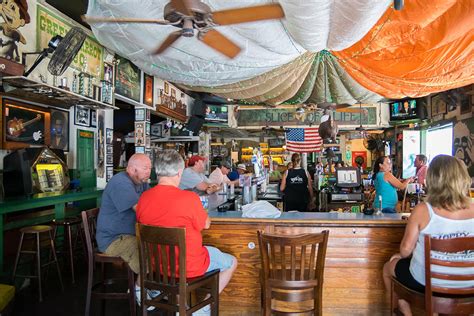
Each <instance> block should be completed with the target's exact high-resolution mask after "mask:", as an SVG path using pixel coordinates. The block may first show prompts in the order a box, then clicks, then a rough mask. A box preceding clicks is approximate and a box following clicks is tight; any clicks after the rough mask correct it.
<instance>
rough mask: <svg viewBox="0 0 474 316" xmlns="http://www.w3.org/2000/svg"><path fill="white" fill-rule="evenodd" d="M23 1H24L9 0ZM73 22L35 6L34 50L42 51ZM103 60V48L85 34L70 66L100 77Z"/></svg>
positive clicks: (18, 1)
mask: <svg viewBox="0 0 474 316" xmlns="http://www.w3.org/2000/svg"><path fill="white" fill-rule="evenodd" d="M10 2H17V3H20V2H21V3H23V2H25V3H26V1H20V0H15V1H10ZM73 23H75V22H70V21H68V20H66V19H64V18H63V17H60V16H59V15H56V14H55V13H54V12H52V11H50V10H48V9H47V8H46V7H43V6H41V5H38V6H37V7H36V30H37V31H36V32H37V33H36V38H37V41H36V50H37V51H42V50H43V49H44V48H45V47H48V42H49V41H50V40H51V38H52V37H53V36H54V35H60V36H62V37H64V36H65V35H66V33H67V32H68V31H69V30H70V29H71V27H72V25H73ZM103 60H104V48H103V46H102V45H100V44H99V42H97V41H96V40H95V39H93V38H92V37H89V36H87V37H86V40H85V42H84V45H82V47H81V49H80V50H79V52H78V54H77V56H76V57H75V58H74V59H73V61H72V63H71V67H73V68H74V69H76V70H79V71H84V68H85V66H87V68H85V72H86V73H88V74H90V75H92V76H95V77H99V78H102V72H103V70H104V69H103Z"/></svg>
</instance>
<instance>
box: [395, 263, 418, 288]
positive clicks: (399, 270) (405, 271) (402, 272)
mask: <svg viewBox="0 0 474 316" xmlns="http://www.w3.org/2000/svg"><path fill="white" fill-rule="evenodd" d="M410 261H411V257H410V258H402V259H400V260H399V261H398V262H397V265H396V266H395V276H396V278H397V280H398V281H400V283H401V284H403V285H405V286H406V287H408V288H410V289H412V290H414V291H417V292H422V293H424V292H425V286H424V285H423V284H421V283H419V282H418V281H417V280H415V278H414V277H413V276H412V275H411V273H410Z"/></svg>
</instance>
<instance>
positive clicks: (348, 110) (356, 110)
mask: <svg viewBox="0 0 474 316" xmlns="http://www.w3.org/2000/svg"><path fill="white" fill-rule="evenodd" d="M336 112H342V113H364V112H365V110H364V109H362V110H361V109H348V108H342V109H339V108H336Z"/></svg>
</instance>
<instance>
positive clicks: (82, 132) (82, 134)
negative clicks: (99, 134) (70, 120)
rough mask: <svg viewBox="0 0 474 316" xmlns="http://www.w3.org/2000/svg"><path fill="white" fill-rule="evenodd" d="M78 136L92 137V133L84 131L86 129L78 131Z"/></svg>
mask: <svg viewBox="0 0 474 316" xmlns="http://www.w3.org/2000/svg"><path fill="white" fill-rule="evenodd" d="M79 136H80V137H84V138H94V133H92V132H86V131H79Z"/></svg>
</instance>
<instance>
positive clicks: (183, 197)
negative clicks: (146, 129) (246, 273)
mask: <svg viewBox="0 0 474 316" xmlns="http://www.w3.org/2000/svg"><path fill="white" fill-rule="evenodd" d="M155 169H156V175H157V177H158V178H159V181H158V185H157V186H155V187H154V188H152V189H150V190H148V191H147V192H145V193H144V194H142V196H141V197H140V200H139V201H138V205H137V222H139V223H142V224H146V225H156V226H163V227H185V228H186V273H187V277H196V276H200V275H203V274H204V273H206V272H207V271H211V270H214V269H219V270H220V274H219V292H222V290H224V288H225V287H226V285H227V284H228V283H229V281H230V279H231V277H232V274H233V273H234V271H235V269H236V268H237V259H236V258H235V257H234V256H232V255H229V254H227V253H223V252H221V251H220V250H219V249H217V248H215V247H210V246H203V244H202V236H201V231H202V230H203V229H208V228H209V227H210V225H211V220H210V218H209V216H208V215H207V212H206V211H205V210H204V208H203V207H202V204H201V200H200V199H199V196H198V195H197V194H196V193H194V192H191V191H186V190H181V189H180V188H179V187H178V186H179V183H180V181H181V176H182V174H183V170H184V161H183V158H182V157H181V156H180V155H179V154H178V152H177V151H175V150H164V151H162V152H160V153H158V155H157V157H156V161H155ZM208 313H209V306H205V307H204V308H202V309H201V310H199V311H197V312H195V313H193V315H207V314H208Z"/></svg>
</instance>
